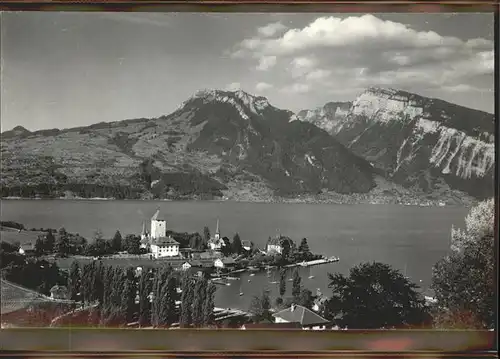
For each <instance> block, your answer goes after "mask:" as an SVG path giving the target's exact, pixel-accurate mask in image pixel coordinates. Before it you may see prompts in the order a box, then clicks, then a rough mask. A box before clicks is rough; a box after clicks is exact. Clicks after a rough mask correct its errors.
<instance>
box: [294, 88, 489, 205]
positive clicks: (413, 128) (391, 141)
mask: <svg viewBox="0 0 500 359" xmlns="http://www.w3.org/2000/svg"><path fill="white" fill-rule="evenodd" d="M299 119H301V118H300V116H299ZM312 122H313V121H312ZM332 122H333V123H334V125H333V126H331V125H323V126H322V128H324V129H326V130H329V132H330V133H331V134H332V135H333V136H334V137H335V138H337V139H338V140H339V141H340V142H342V143H343V144H344V145H346V146H347V147H348V148H349V149H351V150H352V151H353V152H354V153H356V154H358V155H360V156H362V157H363V158H365V159H366V160H368V161H370V162H372V164H373V165H374V166H375V167H376V168H378V169H380V170H382V171H383V172H384V173H385V174H386V176H387V177H388V178H390V179H392V180H394V181H395V182H396V183H400V184H404V185H405V186H406V187H408V188H413V189H415V190H417V191H421V192H423V193H433V192H434V193H436V191H437V192H439V191H442V190H445V189H447V188H448V189H451V190H459V191H462V192H465V193H468V194H470V195H472V196H474V197H478V198H483V197H488V196H492V194H493V167H494V135H493V133H494V116H493V115H492V114H488V113H485V112H482V111H477V110H472V109H469V108H465V107H462V106H458V105H454V104H451V103H448V102H445V101H442V100H437V99H431V98H426V97H423V96H419V95H416V94H412V93H408V92H404V91H399V90H393V89H381V88H370V89H368V90H366V91H365V92H364V93H362V94H361V95H360V96H359V97H358V98H357V99H356V100H355V101H354V102H353V103H352V106H351V108H350V109H349V111H348V113H347V114H346V115H345V116H337V117H336V118H335V119H334V120H333V121H332Z"/></svg>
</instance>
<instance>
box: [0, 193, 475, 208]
mask: <svg viewBox="0 0 500 359" xmlns="http://www.w3.org/2000/svg"><path fill="white" fill-rule="evenodd" d="M0 200H8V201H14V200H18V201H23V200H29V201H31V200H56V201H61V200H62V201H161V202H174V201H179V202H237V203H283V204H338V205H340V204H344V205H358V204H375V205H376V204H378V205H380V204H382V205H383V204H385V205H400V206H415V207H445V206H466V207H469V206H472V205H473V204H474V201H473V200H459V199H453V200H441V201H439V200H419V199H400V198H394V197H378V198H369V197H368V198H356V197H355V196H352V197H351V196H342V198H321V197H320V198H314V197H298V198H280V197H274V198H261V199H252V200H249V199H236V198H217V199H197V198H182V199H116V198H102V197H92V198H84V197H59V198H40V197H33V198H27V197H1V198H0Z"/></svg>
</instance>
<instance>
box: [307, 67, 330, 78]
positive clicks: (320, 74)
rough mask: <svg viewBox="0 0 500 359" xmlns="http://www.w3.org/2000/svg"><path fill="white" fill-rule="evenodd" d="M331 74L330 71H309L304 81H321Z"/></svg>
mask: <svg viewBox="0 0 500 359" xmlns="http://www.w3.org/2000/svg"><path fill="white" fill-rule="evenodd" d="M331 74H332V71H330V70H323V69H317V70H314V71H311V72H310V73H308V74H307V75H306V79H308V80H310V81H314V80H322V79H324V78H327V77H328V76H330V75H331Z"/></svg>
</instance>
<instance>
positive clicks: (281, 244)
mask: <svg viewBox="0 0 500 359" xmlns="http://www.w3.org/2000/svg"><path fill="white" fill-rule="evenodd" d="M285 247H288V248H289V249H291V248H292V247H293V241H292V240H291V239H290V238H288V237H285V236H282V235H278V236H276V237H274V238H269V240H268V241H267V246H266V251H267V254H271V255H272V254H276V253H278V254H282V253H283V249H284V248H285Z"/></svg>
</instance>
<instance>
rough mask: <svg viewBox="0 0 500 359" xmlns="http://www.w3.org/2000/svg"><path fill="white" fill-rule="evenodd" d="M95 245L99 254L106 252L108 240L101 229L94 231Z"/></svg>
mask: <svg viewBox="0 0 500 359" xmlns="http://www.w3.org/2000/svg"><path fill="white" fill-rule="evenodd" d="M94 247H95V251H96V254H97V255H99V256H100V255H103V254H106V241H105V240H104V238H103V237H102V232H101V231H100V230H99V229H98V230H96V231H95V232H94Z"/></svg>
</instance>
